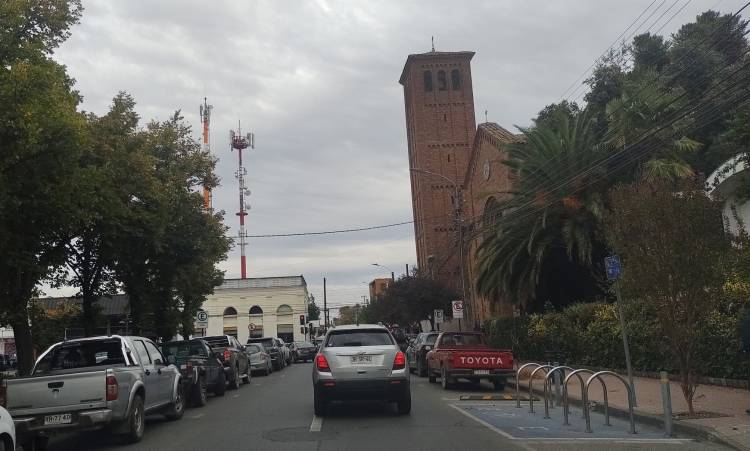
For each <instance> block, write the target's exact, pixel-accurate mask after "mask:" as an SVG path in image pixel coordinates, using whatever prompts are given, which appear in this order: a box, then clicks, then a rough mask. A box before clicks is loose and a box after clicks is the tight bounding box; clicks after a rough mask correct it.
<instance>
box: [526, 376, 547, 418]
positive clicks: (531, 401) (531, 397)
mask: <svg viewBox="0 0 750 451" xmlns="http://www.w3.org/2000/svg"><path fill="white" fill-rule="evenodd" d="M550 368H552V365H540V366H539V367H538V368H536V369H534V371H532V372H531V375H530V376H529V412H531V413H534V395H533V394H532V391H531V388H532V387H533V385H534V375H535V374H536V372H537V371H539V370H544V372H545V374H546V373H547V372H548V370H549V369H550ZM545 381H546V379H545Z"/></svg>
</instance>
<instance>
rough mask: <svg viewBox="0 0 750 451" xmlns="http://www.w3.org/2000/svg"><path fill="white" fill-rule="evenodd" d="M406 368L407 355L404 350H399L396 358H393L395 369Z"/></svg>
mask: <svg viewBox="0 0 750 451" xmlns="http://www.w3.org/2000/svg"><path fill="white" fill-rule="evenodd" d="M404 368H406V356H405V355H404V353H403V352H401V351H398V352H397V353H396V358H395V359H393V369H394V370H403V369H404Z"/></svg>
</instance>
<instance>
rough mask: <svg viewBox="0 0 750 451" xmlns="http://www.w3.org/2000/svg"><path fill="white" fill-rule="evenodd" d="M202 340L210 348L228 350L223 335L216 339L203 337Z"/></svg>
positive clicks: (226, 340) (226, 339)
mask: <svg viewBox="0 0 750 451" xmlns="http://www.w3.org/2000/svg"><path fill="white" fill-rule="evenodd" d="M203 340H204V341H206V342H207V343H208V345H209V346H211V347H212V348H228V347H229V339H228V338H227V337H225V336H224V335H220V336H218V337H203Z"/></svg>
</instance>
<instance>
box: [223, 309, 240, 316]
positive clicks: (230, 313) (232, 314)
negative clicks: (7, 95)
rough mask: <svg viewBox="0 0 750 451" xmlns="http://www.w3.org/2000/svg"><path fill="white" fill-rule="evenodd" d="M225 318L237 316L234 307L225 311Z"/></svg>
mask: <svg viewBox="0 0 750 451" xmlns="http://www.w3.org/2000/svg"><path fill="white" fill-rule="evenodd" d="M224 316H237V309H236V308H234V307H227V308H225V309H224Z"/></svg>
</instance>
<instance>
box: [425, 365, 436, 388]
mask: <svg viewBox="0 0 750 451" xmlns="http://www.w3.org/2000/svg"><path fill="white" fill-rule="evenodd" d="M427 380H428V381H430V383H431V384H434V383H435V382H437V377H435V373H434V372H433V371H432V370H431V369H430V367H429V366H427Z"/></svg>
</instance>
